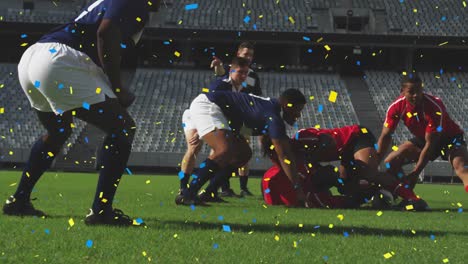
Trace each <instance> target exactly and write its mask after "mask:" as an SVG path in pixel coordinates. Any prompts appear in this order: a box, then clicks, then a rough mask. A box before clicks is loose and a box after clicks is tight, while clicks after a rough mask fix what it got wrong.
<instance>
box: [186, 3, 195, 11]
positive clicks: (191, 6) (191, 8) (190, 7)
mask: <svg viewBox="0 0 468 264" xmlns="http://www.w3.org/2000/svg"><path fill="white" fill-rule="evenodd" d="M197 8H198V4H196V3H195V4H188V5H185V11H189V10H195V9H197Z"/></svg>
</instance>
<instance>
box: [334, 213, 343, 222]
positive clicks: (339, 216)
mask: <svg viewBox="0 0 468 264" xmlns="http://www.w3.org/2000/svg"><path fill="white" fill-rule="evenodd" d="M336 218H338V219H340V221H343V219H344V215H342V214H339V215H337V216H336Z"/></svg>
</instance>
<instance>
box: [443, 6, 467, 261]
mask: <svg viewBox="0 0 468 264" xmlns="http://www.w3.org/2000/svg"><path fill="white" fill-rule="evenodd" d="M463 3H465V1H463ZM442 262H443V263H449V259H448V258H444V259H443V260H442Z"/></svg>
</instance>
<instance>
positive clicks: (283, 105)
mask: <svg viewBox="0 0 468 264" xmlns="http://www.w3.org/2000/svg"><path fill="white" fill-rule="evenodd" d="M305 104H306V99H305V97H304V95H303V94H302V93H301V92H300V91H299V90H296V89H288V90H286V91H284V92H283V93H282V94H281V96H280V97H279V99H270V98H263V97H258V96H254V95H251V94H244V93H233V92H226V91H214V92H209V93H206V94H200V95H199V96H198V97H196V98H195V99H194V100H193V101H192V104H191V105H190V114H191V118H192V120H193V122H194V124H195V127H196V129H197V131H198V134H199V135H200V138H201V139H202V140H203V141H204V142H205V143H206V144H208V145H209V146H210V147H211V148H212V149H213V152H212V153H211V154H210V155H209V156H208V158H207V159H206V160H205V161H204V162H203V163H202V164H201V165H200V169H199V171H198V175H196V176H197V177H196V178H195V179H193V180H192V181H191V183H190V184H189V186H188V188H187V189H186V190H184V191H183V192H182V194H180V195H178V196H177V197H176V199H175V202H176V204H184V205H190V204H204V203H203V202H201V201H200V199H199V198H198V197H197V193H198V191H199V190H200V188H201V187H202V186H203V185H204V184H205V183H206V182H207V181H208V180H209V179H210V178H213V177H215V179H216V180H217V181H222V180H224V178H225V176H226V175H228V174H229V172H232V170H233V169H235V168H238V167H241V166H242V165H244V164H245V163H246V162H247V161H248V160H249V159H250V158H251V156H252V150H251V149H250V146H249V145H248V143H247V142H246V141H245V139H244V138H242V137H241V136H240V135H239V131H240V128H241V127H242V125H245V126H246V127H248V128H251V129H252V131H253V135H254V136H260V135H269V136H270V137H271V138H272V142H273V145H274V146H275V151H276V153H277V154H278V158H279V160H280V162H281V167H282V168H283V170H284V171H285V173H286V175H287V176H288V178H289V180H290V183H289V184H290V185H291V186H293V189H294V190H296V192H297V198H298V200H299V201H302V202H303V201H304V200H305V195H304V192H303V191H302V188H301V184H300V179H299V175H298V173H297V169H296V160H295V157H294V153H293V152H292V150H291V146H290V144H289V138H288V136H287V135H286V126H285V123H284V122H286V123H288V124H290V125H293V124H294V123H295V122H296V120H297V119H298V118H299V117H300V116H301V111H302V109H303V108H304V106H305ZM213 186H219V184H217V183H214V184H213Z"/></svg>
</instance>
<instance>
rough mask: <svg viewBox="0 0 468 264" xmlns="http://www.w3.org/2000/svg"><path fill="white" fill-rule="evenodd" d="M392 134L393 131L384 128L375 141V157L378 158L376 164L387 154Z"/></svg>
mask: <svg viewBox="0 0 468 264" xmlns="http://www.w3.org/2000/svg"><path fill="white" fill-rule="evenodd" d="M393 132H394V129H390V128H388V127H386V126H383V127H382V133H380V137H379V140H378V141H377V146H378V149H377V157H378V163H379V164H380V162H381V161H382V160H383V159H384V155H385V153H387V150H388V147H389V146H390V144H391V143H392V134H393Z"/></svg>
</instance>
